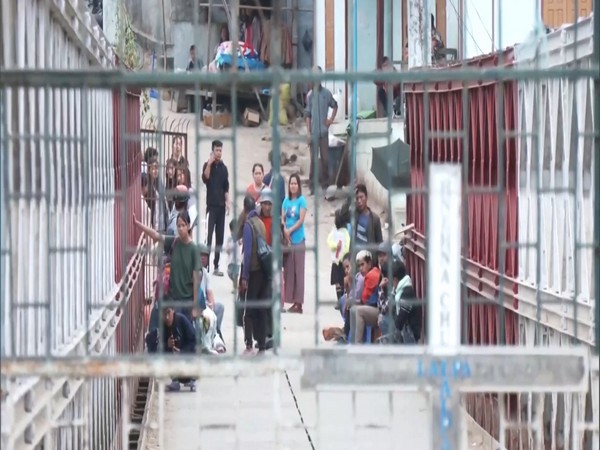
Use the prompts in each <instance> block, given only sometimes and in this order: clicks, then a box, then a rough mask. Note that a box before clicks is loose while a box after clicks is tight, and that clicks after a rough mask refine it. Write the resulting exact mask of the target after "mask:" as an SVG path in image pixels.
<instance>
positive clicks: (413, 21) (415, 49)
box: [407, 0, 431, 68]
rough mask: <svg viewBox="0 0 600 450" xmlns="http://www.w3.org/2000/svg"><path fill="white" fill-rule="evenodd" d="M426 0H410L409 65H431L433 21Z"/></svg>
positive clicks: (408, 12)
mask: <svg viewBox="0 0 600 450" xmlns="http://www.w3.org/2000/svg"><path fill="white" fill-rule="evenodd" d="M428 6H429V5H428V4H427V2H426V0H408V8H407V14H408V18H407V24H408V25H407V26H408V67H409V68H413V67H423V66H430V65H431V22H430V19H429V17H430V11H429V9H430V8H429V7H428Z"/></svg>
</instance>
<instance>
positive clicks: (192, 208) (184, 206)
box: [167, 184, 198, 236]
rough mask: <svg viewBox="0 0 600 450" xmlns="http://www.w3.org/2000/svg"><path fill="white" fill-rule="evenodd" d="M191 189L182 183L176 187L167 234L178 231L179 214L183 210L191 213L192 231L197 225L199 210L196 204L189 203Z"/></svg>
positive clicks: (173, 233)
mask: <svg viewBox="0 0 600 450" xmlns="http://www.w3.org/2000/svg"><path fill="white" fill-rule="evenodd" d="M189 199H190V194H189V189H188V188H187V187H186V186H184V185H183V184H180V185H179V186H177V187H176V188H175V194H174V195H173V202H174V204H173V210H172V211H171V213H170V215H169V222H168V226H167V234H168V235H173V236H174V235H175V234H176V233H177V215H178V214H179V213H181V212H183V211H187V212H188V214H189V215H190V220H191V226H190V233H191V231H192V230H193V229H194V227H195V226H196V222H197V220H198V210H197V209H196V205H189Z"/></svg>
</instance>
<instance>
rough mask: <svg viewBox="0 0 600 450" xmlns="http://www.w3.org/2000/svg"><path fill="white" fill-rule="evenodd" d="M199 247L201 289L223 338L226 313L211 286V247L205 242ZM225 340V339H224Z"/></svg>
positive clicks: (218, 331)
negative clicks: (222, 330)
mask: <svg viewBox="0 0 600 450" xmlns="http://www.w3.org/2000/svg"><path fill="white" fill-rule="evenodd" d="M198 248H199V249H200V260H201V263H202V281H201V282H200V289H201V290H202V291H203V292H204V295H205V297H206V306H208V307H209V308H210V309H212V310H213V311H214V312H215V315H216V316H217V333H218V334H219V336H220V337H221V339H222V340H223V335H222V334H221V324H222V323H223V316H224V315H225V306H224V305H223V304H222V303H218V302H216V301H215V294H214V292H213V290H212V289H211V287H210V274H209V273H208V263H209V259H210V249H209V248H208V247H207V246H206V245H204V244H198ZM223 342H225V341H224V340H223Z"/></svg>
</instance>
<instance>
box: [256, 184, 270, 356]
mask: <svg viewBox="0 0 600 450" xmlns="http://www.w3.org/2000/svg"><path fill="white" fill-rule="evenodd" d="M258 203H259V204H260V214H259V218H260V220H261V221H262V223H263V224H264V225H265V241H267V244H268V245H269V246H271V245H273V215H272V212H273V192H272V191H271V189H270V188H268V187H267V188H264V189H263V190H262V191H261V193H260V197H259V198H258ZM269 284H270V283H269ZM270 287H271V286H269V297H272V295H271V289H270ZM266 320H267V324H266V329H267V341H266V346H267V350H269V349H271V348H273V311H272V310H271V308H269V310H268V311H267V317H266ZM257 346H258V344H257Z"/></svg>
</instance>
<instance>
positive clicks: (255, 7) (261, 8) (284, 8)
mask: <svg viewBox="0 0 600 450" xmlns="http://www.w3.org/2000/svg"><path fill="white" fill-rule="evenodd" d="M210 3H211V2H210V1H209V2H208V3H198V6H200V7H202V6H204V7H207V6H210ZM213 8H224V6H223V5H217V4H215V5H213ZM240 8H244V9H249V10H256V11H274V10H275V8H274V7H272V6H259V5H240ZM279 10H280V11H290V10H294V11H296V12H310V13H311V12H313V10H312V9H306V8H294V7H293V6H281V7H280V8H279Z"/></svg>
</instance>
